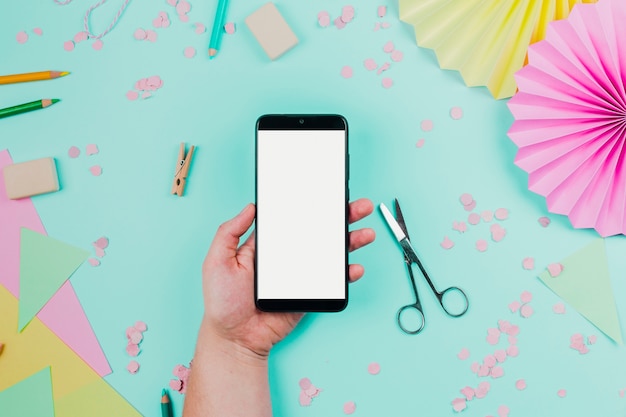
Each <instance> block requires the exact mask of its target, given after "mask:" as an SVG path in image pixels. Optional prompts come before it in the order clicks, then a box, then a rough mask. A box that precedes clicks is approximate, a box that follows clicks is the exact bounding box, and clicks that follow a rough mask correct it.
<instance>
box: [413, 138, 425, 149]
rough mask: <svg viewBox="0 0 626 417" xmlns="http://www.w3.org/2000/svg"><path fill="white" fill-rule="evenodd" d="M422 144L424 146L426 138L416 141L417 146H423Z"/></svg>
mask: <svg viewBox="0 0 626 417" xmlns="http://www.w3.org/2000/svg"><path fill="white" fill-rule="evenodd" d="M422 146H424V139H419V140H418V141H417V142H415V147H416V148H421V147H422Z"/></svg>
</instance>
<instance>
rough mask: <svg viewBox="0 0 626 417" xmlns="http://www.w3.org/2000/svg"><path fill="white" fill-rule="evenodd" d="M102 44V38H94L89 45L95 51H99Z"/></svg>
mask: <svg viewBox="0 0 626 417" xmlns="http://www.w3.org/2000/svg"><path fill="white" fill-rule="evenodd" d="M103 45H104V43H103V42H102V39H96V40H95V42H94V43H92V44H91V47H92V48H93V49H95V50H96V51H99V50H101V49H102V46H103Z"/></svg>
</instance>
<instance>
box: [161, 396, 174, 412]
mask: <svg viewBox="0 0 626 417" xmlns="http://www.w3.org/2000/svg"><path fill="white" fill-rule="evenodd" d="M173 415H174V414H173V413H172V403H171V402H170V396H169V395H168V393H167V390H166V389H163V391H161V416H163V417H172V416H173Z"/></svg>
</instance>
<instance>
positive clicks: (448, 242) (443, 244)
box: [440, 236, 454, 250]
mask: <svg viewBox="0 0 626 417" xmlns="http://www.w3.org/2000/svg"><path fill="white" fill-rule="evenodd" d="M440 245H441V247H442V248H444V249H446V250H447V249H452V248H453V247H454V242H453V241H451V240H450V239H449V238H448V236H444V238H443V241H442V242H441V243H440Z"/></svg>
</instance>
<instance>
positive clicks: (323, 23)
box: [317, 13, 330, 28]
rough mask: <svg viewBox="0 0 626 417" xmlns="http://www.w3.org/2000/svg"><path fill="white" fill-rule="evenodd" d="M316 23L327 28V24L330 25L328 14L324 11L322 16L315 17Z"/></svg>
mask: <svg viewBox="0 0 626 417" xmlns="http://www.w3.org/2000/svg"><path fill="white" fill-rule="evenodd" d="M317 23H318V24H319V25H320V26H321V27H323V28H327V27H328V26H330V15H328V13H326V14H325V15H323V16H320V17H318V18H317Z"/></svg>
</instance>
